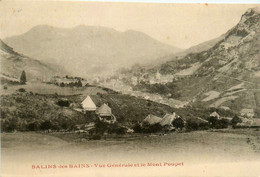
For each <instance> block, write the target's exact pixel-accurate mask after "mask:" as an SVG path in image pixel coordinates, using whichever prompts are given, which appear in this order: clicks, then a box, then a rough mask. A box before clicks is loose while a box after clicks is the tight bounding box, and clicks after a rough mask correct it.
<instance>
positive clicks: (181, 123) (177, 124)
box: [172, 118, 184, 129]
mask: <svg viewBox="0 0 260 177" xmlns="http://www.w3.org/2000/svg"><path fill="white" fill-rule="evenodd" d="M172 125H173V126H174V127H175V128H180V129H182V128H183V127H184V121H183V119H182V118H176V119H174V120H173V121H172Z"/></svg>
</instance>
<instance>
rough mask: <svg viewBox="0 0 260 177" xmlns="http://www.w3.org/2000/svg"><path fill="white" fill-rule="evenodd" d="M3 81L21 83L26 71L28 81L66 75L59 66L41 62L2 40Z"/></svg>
mask: <svg viewBox="0 0 260 177" xmlns="http://www.w3.org/2000/svg"><path fill="white" fill-rule="evenodd" d="M0 60H1V79H2V81H3V80H12V81H19V78H20V76H21V73H22V71H23V70H24V71H26V75H27V80H29V81H44V80H48V79H50V78H51V77H52V76H54V75H56V74H65V73H66V71H65V70H64V69H63V68H62V67H59V66H56V65H52V64H47V63H43V62H40V61H38V60H35V59H32V58H29V57H27V56H24V55H22V54H20V53H18V52H16V51H14V50H13V48H11V47H10V46H8V45H7V44H5V43H4V42H3V41H2V40H0Z"/></svg>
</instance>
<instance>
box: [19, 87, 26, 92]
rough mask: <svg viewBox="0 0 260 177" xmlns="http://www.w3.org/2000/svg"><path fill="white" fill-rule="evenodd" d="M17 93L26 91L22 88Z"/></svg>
mask: <svg viewBox="0 0 260 177" xmlns="http://www.w3.org/2000/svg"><path fill="white" fill-rule="evenodd" d="M18 92H26V90H25V89H24V88H19V89H18Z"/></svg>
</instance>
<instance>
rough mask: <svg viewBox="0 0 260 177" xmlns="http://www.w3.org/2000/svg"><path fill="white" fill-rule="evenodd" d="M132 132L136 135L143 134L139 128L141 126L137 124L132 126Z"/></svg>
mask: <svg viewBox="0 0 260 177" xmlns="http://www.w3.org/2000/svg"><path fill="white" fill-rule="evenodd" d="M133 130H134V131H135V132H136V133H142V132H143V131H142V127H141V125H140V124H139V123H136V124H134V126H133Z"/></svg>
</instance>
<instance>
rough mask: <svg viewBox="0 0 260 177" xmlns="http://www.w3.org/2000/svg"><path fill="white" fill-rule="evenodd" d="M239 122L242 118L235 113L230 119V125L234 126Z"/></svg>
mask: <svg viewBox="0 0 260 177" xmlns="http://www.w3.org/2000/svg"><path fill="white" fill-rule="evenodd" d="M241 122H242V119H241V118H239V117H238V116H237V115H235V116H234V117H233V118H232V120H231V125H232V126H233V127H236V125H237V124H238V123H241Z"/></svg>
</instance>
